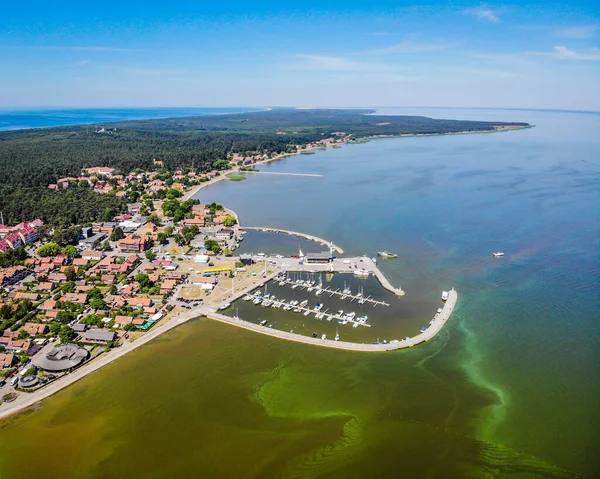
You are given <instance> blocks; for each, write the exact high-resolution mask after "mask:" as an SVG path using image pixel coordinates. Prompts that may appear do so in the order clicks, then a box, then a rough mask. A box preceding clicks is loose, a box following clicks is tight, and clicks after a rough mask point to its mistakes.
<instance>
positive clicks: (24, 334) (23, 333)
mask: <svg viewBox="0 0 600 479" xmlns="http://www.w3.org/2000/svg"><path fill="white" fill-rule="evenodd" d="M28 337H29V333H28V332H27V331H25V330H24V329H21V331H19V335H18V336H17V339H27V338H28Z"/></svg>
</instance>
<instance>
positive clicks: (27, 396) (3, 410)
mask: <svg viewBox="0 0 600 479" xmlns="http://www.w3.org/2000/svg"><path fill="white" fill-rule="evenodd" d="M198 316H199V312H198V311H196V310H190V311H189V312H185V313H182V314H179V315H178V316H174V317H173V318H171V319H170V320H169V321H167V322H166V323H164V324H162V325H160V326H158V327H157V328H156V329H153V330H151V331H150V332H149V333H147V334H145V335H144V336H142V337H140V338H139V339H137V340H135V341H134V342H132V343H125V344H123V345H122V346H119V347H118V348H116V349H112V350H111V351H110V352H108V353H104V354H103V355H102V356H100V357H98V358H96V359H94V360H93V361H90V362H88V363H85V364H84V365H83V366H81V367H80V368H78V369H76V370H75V371H73V372H72V373H69V374H67V375H66V376H63V377H61V378H60V379H57V380H56V381H54V382H52V383H50V384H48V385H47V386H45V387H42V388H41V389H38V390H37V391H34V392H31V393H20V394H19V395H18V396H17V399H15V400H14V401H12V402H4V403H2V404H0V419H2V418H5V417H7V416H10V415H12V414H15V413H17V412H19V411H20V410H21V409H24V408H27V407H30V406H33V405H34V404H36V403H37V402H39V401H41V400H42V399H45V398H47V397H49V396H52V395H53V394H55V393H57V392H59V391H60V390H61V389H64V388H66V387H67V386H70V385H71V384H73V383H75V382H77V381H79V380H80V379H82V378H84V377H85V376H87V375H88V374H91V373H93V372H94V371H97V370H98V369H100V368H102V367H104V366H106V365H107V364H109V363H111V362H113V361H115V360H116V359H119V358H120V357H122V356H124V355H126V354H127V353H128V352H130V351H133V350H134V349H137V348H139V347H140V346H143V345H144V344H146V343H148V342H150V341H152V340H153V339H155V338H156V337H158V336H160V335H161V334H163V333H166V332H167V331H170V330H171V329H173V328H176V327H177V326H179V325H181V324H183V323H186V322H187V321H189V320H190V319H194V318H198Z"/></svg>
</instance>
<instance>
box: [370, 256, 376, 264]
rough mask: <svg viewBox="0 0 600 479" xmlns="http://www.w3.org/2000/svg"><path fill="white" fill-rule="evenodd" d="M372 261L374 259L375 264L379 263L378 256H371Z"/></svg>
mask: <svg viewBox="0 0 600 479" xmlns="http://www.w3.org/2000/svg"><path fill="white" fill-rule="evenodd" d="M371 261H373V264H377V258H375V256H371Z"/></svg>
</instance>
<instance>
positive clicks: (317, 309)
mask: <svg viewBox="0 0 600 479" xmlns="http://www.w3.org/2000/svg"><path fill="white" fill-rule="evenodd" d="M322 309H323V305H322V304H321V303H317V305H316V306H315V311H321V310H322Z"/></svg>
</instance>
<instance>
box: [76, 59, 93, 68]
mask: <svg viewBox="0 0 600 479" xmlns="http://www.w3.org/2000/svg"><path fill="white" fill-rule="evenodd" d="M89 62H90V61H89V60H81V61H80V62H77V64H76V65H77V66H80V67H82V66H83V65H87V64H88V63H89Z"/></svg>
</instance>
